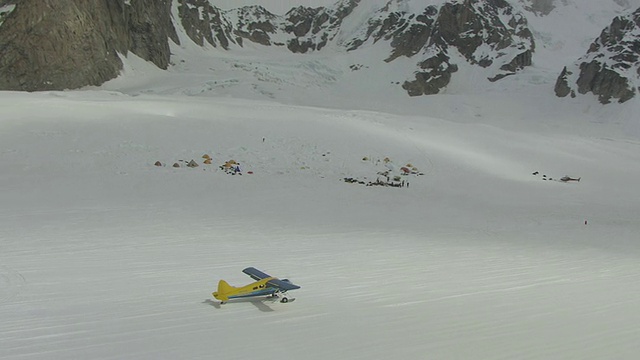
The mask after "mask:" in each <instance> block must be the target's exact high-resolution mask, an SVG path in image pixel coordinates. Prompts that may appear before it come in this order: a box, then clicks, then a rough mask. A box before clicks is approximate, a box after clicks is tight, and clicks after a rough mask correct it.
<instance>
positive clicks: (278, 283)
mask: <svg viewBox="0 0 640 360" xmlns="http://www.w3.org/2000/svg"><path fill="white" fill-rule="evenodd" d="M242 272H243V273H245V274H247V275H249V276H251V278H252V279H254V280H262V279H265V278H270V277H272V276H270V275H267V274H265V273H263V272H262V271H260V270H258V269H256V268H254V267H248V268H246V269H244V270H242ZM267 284H269V285H271V286H273V287H276V288H278V289H280V290H284V291H287V290H295V289H300V286H298V285H295V284H293V283H291V282H290V281H289V280H280V279H276V278H273V279H271V280H269V281H267Z"/></svg>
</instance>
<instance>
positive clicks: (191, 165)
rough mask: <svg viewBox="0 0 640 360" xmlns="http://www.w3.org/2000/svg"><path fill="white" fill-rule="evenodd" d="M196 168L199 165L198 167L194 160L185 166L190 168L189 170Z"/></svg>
mask: <svg viewBox="0 0 640 360" xmlns="http://www.w3.org/2000/svg"><path fill="white" fill-rule="evenodd" d="M198 166H200V165H198V163H197V162H196V161H195V160H191V161H189V163H188V164H187V167H190V168H194V167H198Z"/></svg>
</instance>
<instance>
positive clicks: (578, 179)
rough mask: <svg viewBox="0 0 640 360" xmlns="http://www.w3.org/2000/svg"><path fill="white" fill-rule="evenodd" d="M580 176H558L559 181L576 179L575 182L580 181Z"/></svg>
mask: <svg viewBox="0 0 640 360" xmlns="http://www.w3.org/2000/svg"><path fill="white" fill-rule="evenodd" d="M580 179H581V178H572V177H568V176H563V177H561V178H560V181H562V182H568V181H576V182H580Z"/></svg>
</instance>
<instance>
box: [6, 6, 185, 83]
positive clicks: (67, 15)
mask: <svg viewBox="0 0 640 360" xmlns="http://www.w3.org/2000/svg"><path fill="white" fill-rule="evenodd" d="M170 6H171V2H170V0H157V1H153V0H132V1H130V2H125V1H124V0H21V1H19V2H16V3H15V9H14V10H13V12H11V14H10V15H9V16H7V17H6V19H5V20H4V23H3V24H2V26H1V27H0V54H2V55H1V57H0V89H6V90H26V91H37V90H61V89H67V88H78V87H82V86H86V85H99V84H102V83H103V82H105V81H106V80H109V79H112V78H114V77H116V76H117V75H118V74H119V71H120V70H121V68H122V62H121V61H120V58H119V57H118V53H122V54H126V53H127V52H128V51H129V50H131V51H133V52H134V53H135V54H137V55H139V56H141V57H142V58H144V59H146V60H149V61H152V62H154V63H155V64H156V65H158V66H159V67H161V68H166V67H167V65H168V63H169V56H170V54H169V46H168V37H172V38H173V39H174V40H175V41H177V40H178V39H177V36H176V34H175V30H174V29H173V25H172V23H171V20H170V11H169V9H170Z"/></svg>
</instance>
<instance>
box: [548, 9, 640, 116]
mask: <svg viewBox="0 0 640 360" xmlns="http://www.w3.org/2000/svg"><path fill="white" fill-rule="evenodd" d="M639 33H640V9H638V10H636V11H635V12H634V13H633V14H631V15H628V16H619V17H616V18H615V19H614V20H613V22H612V23H611V25H610V26H609V27H607V28H606V29H604V30H603V31H602V33H601V34H600V36H599V37H598V38H597V39H596V40H595V41H594V42H593V43H592V44H591V46H590V47H589V50H588V52H587V54H586V55H585V56H583V57H582V58H580V59H578V61H577V62H576V63H574V64H573V65H571V66H567V67H565V68H564V69H563V71H562V73H561V74H560V76H558V80H557V81H556V86H555V92H556V95H557V96H559V97H565V96H567V95H571V96H572V97H575V96H576V92H577V93H579V94H586V93H589V92H591V93H593V94H594V95H597V96H598V100H599V101H600V102H601V103H603V104H607V103H610V102H611V99H617V100H618V102H620V103H622V102H625V101H627V100H629V99H631V98H633V97H634V96H635V94H636V92H637V91H638V78H639V77H640V35H639Z"/></svg>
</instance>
